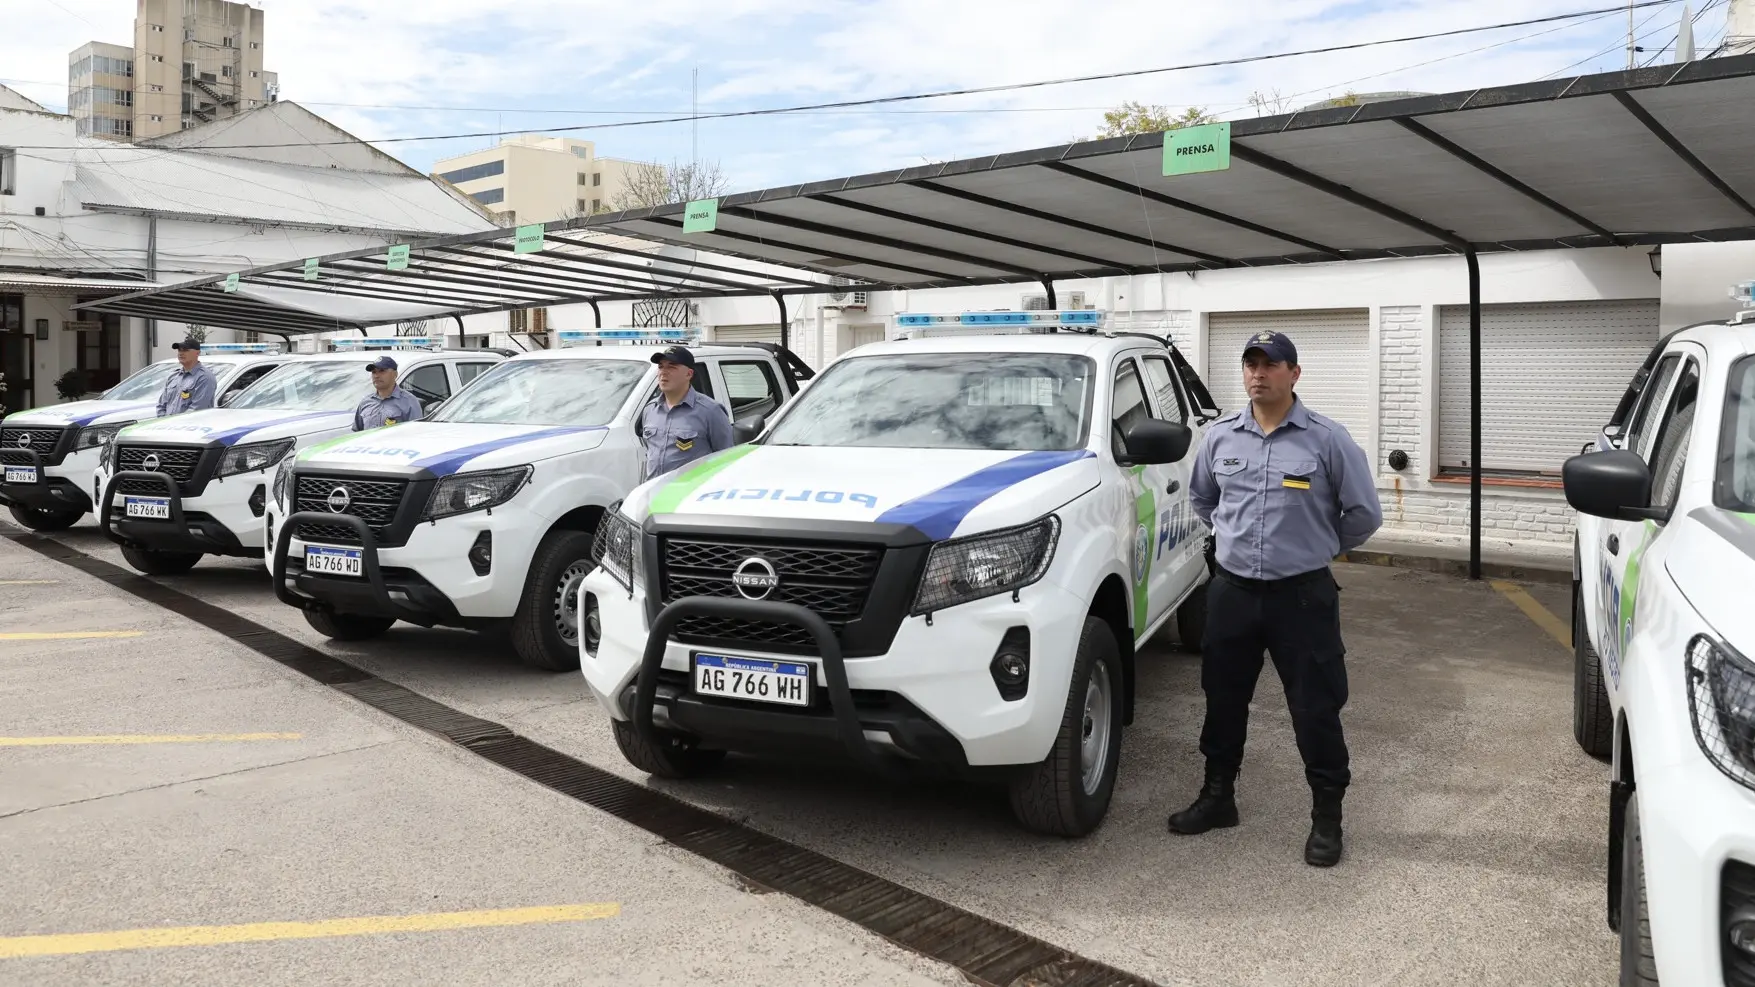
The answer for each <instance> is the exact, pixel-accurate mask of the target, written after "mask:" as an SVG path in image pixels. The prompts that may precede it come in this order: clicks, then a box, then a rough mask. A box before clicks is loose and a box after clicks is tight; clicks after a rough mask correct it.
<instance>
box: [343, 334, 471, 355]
mask: <svg viewBox="0 0 1755 987" xmlns="http://www.w3.org/2000/svg"><path fill="white" fill-rule="evenodd" d="M329 348H330V349H331V350H332V351H333V352H336V353H346V352H350V351H354V350H442V349H444V348H445V337H443V336H367V337H365V338H363V339H331V340H330V341H329Z"/></svg>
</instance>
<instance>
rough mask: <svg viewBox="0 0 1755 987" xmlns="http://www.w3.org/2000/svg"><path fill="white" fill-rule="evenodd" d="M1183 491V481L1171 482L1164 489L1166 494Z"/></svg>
mask: <svg viewBox="0 0 1755 987" xmlns="http://www.w3.org/2000/svg"><path fill="white" fill-rule="evenodd" d="M1181 489H1182V481H1181V480H1171V481H1170V485H1169V486H1167V487H1165V488H1164V492H1165V493H1175V492H1176V491H1178V490H1181Z"/></svg>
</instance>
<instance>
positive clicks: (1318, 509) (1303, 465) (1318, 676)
mask: <svg viewBox="0 0 1755 987" xmlns="http://www.w3.org/2000/svg"><path fill="white" fill-rule="evenodd" d="M1301 373H1302V370H1301V368H1300V367H1299V366H1298V350H1297V349H1296V348H1295V347H1294V346H1293V345H1292V341H1291V340H1290V339H1287V338H1286V336H1285V335H1284V334H1282V333H1277V332H1273V333H1269V332H1263V333H1257V334H1256V335H1255V336H1253V337H1251V338H1250V340H1249V342H1248V343H1247V344H1246V345H1245V348H1244V351H1243V383H1244V388H1245V390H1247V391H1248V393H1249V405H1248V407H1246V408H1244V409H1243V410H1242V411H1239V412H1237V413H1235V414H1231V415H1227V416H1225V417H1223V418H1221V419H1219V420H1218V421H1217V422H1215V423H1214V424H1213V427H1212V428H1211V429H1210V430H1209V431H1208V432H1207V434H1206V437H1205V439H1204V440H1202V442H1201V446H1200V451H1199V452H1198V453H1197V454H1196V456H1195V464H1194V468H1193V475H1192V476H1191V477H1190V479H1189V500H1190V501H1191V502H1192V504H1193V506H1194V511H1195V513H1196V514H1197V515H1199V517H1200V519H1201V520H1202V521H1204V522H1206V523H1207V524H1208V525H1210V526H1211V527H1212V529H1213V537H1214V541H1215V543H1216V544H1215V549H1216V556H1217V561H1218V571H1217V572H1216V573H1214V578H1213V580H1212V582H1211V583H1210V584H1209V585H1208V587H1207V630H1206V637H1205V640H1203V641H1202V642H1201V688H1202V689H1203V690H1204V691H1205V692H1206V696H1207V711H1206V722H1205V723H1204V724H1203V725H1202V727H1201V733H1200V749H1201V753H1202V754H1203V755H1204V756H1205V757H1206V784H1205V785H1204V786H1203V787H1202V789H1201V792H1200V795H1199V796H1198V797H1197V798H1196V799H1195V801H1194V804H1193V805H1190V806H1189V807H1188V808H1187V809H1184V810H1183V811H1181V812H1178V813H1176V814H1174V815H1172V816H1171V817H1170V829H1171V830H1172V831H1173V832H1177V833H1190V834H1192V833H1204V832H1206V831H1207V830H1209V829H1213V828H1216V827H1225V826H1235V825H1237V823H1238V817H1237V802H1236V795H1235V788H1234V785H1235V782H1236V778H1237V774H1238V771H1239V769H1240V768H1241V766H1242V764H1243V744H1244V734H1245V731H1246V728H1247V726H1248V721H1249V701H1250V699H1251V698H1252V697H1253V696H1254V695H1255V685H1256V680H1257V679H1258V678H1259V677H1260V675H1261V666H1262V651H1263V650H1264V649H1265V650H1266V651H1267V652H1268V653H1269V654H1271V655H1272V656H1273V660H1274V668H1275V670H1276V671H1278V672H1279V675H1280V683H1281V685H1283V686H1284V687H1285V690H1286V704H1287V705H1288V706H1289V707H1290V709H1291V713H1292V731H1293V734H1294V735H1295V736H1296V737H1297V740H1298V753H1299V754H1301V755H1302V756H1303V758H1304V776H1305V779H1306V780H1307V781H1308V782H1309V784H1310V788H1311V793H1312V798H1311V802H1312V808H1311V813H1310V816H1311V827H1310V836H1309V838H1308V840H1307V841H1306V842H1305V845H1304V860H1305V862H1306V863H1308V864H1311V865H1312V866H1317V867H1330V866H1333V865H1334V864H1335V863H1337V862H1338V861H1339V860H1340V858H1341V799H1342V797H1343V796H1344V795H1345V794H1346V790H1347V785H1348V784H1349V783H1350V782H1351V780H1352V775H1351V773H1350V770H1349V768H1348V756H1347V743H1346V738H1345V737H1344V735H1343V734H1342V732H1341V707H1342V706H1344V705H1346V702H1347V669H1346V665H1345V662H1344V659H1343V655H1344V654H1345V651H1346V649H1345V646H1344V645H1343V644H1342V642H1341V612H1340V596H1339V592H1340V585H1339V584H1338V583H1336V582H1335V578H1334V574H1333V573H1332V572H1331V571H1330V570H1329V563H1330V561H1332V560H1333V559H1334V558H1335V557H1336V556H1337V555H1340V554H1341V553H1343V552H1347V551H1351V550H1352V549H1355V548H1358V547H1359V546H1360V545H1361V544H1364V542H1365V539H1367V538H1369V537H1370V536H1371V533H1372V532H1374V531H1376V530H1377V529H1378V527H1379V526H1380V525H1382V523H1383V508H1382V506H1381V505H1380V504H1379V503H1378V499H1377V485H1376V483H1375V479H1374V477H1373V476H1372V469H1371V461H1370V459H1369V458H1367V457H1366V455H1365V451H1364V450H1363V449H1361V448H1359V444H1358V443H1357V442H1354V441H1353V437H1352V436H1351V435H1349V434H1348V433H1347V430H1346V428H1344V427H1343V426H1342V425H1341V424H1340V423H1339V422H1336V421H1334V420H1333V419H1331V418H1327V417H1324V416H1323V415H1319V414H1317V413H1316V412H1314V411H1311V410H1310V409H1309V408H1307V407H1305V405H1304V402H1303V401H1301V400H1299V398H1298V395H1297V394H1296V393H1294V392H1293V386H1294V385H1295V384H1296V383H1297V382H1298V378H1299V376H1300V375H1301Z"/></svg>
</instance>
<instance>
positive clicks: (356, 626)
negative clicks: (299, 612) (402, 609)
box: [305, 608, 396, 641]
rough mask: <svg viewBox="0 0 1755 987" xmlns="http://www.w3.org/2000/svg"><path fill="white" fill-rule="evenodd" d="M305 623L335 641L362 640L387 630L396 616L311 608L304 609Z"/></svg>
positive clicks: (394, 621)
mask: <svg viewBox="0 0 1755 987" xmlns="http://www.w3.org/2000/svg"><path fill="white" fill-rule="evenodd" d="M305 623H307V624H310V625H311V628H312V629H313V630H315V631H316V632H317V633H319V634H321V635H323V636H324V637H327V638H333V639H335V640H337V641H364V640H367V639H369V638H374V637H378V636H380V635H382V634H383V633H384V632H385V631H387V630H389V629H390V627H391V625H392V624H395V623H396V618H395V617H372V616H368V615H366V614H360V613H336V612H335V611H333V610H325V609H321V608H312V609H309V610H306V611H305Z"/></svg>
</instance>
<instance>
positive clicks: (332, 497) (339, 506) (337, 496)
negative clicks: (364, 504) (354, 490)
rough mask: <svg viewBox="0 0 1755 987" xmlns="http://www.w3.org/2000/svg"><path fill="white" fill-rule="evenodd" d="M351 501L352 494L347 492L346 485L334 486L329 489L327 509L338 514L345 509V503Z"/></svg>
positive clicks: (347, 503)
mask: <svg viewBox="0 0 1755 987" xmlns="http://www.w3.org/2000/svg"><path fill="white" fill-rule="evenodd" d="M351 503H353V495H352V494H350V493H348V492H347V488H346V487H336V488H335V489H334V490H331V491H329V510H330V511H331V512H332V513H335V514H340V513H341V512H342V511H345V510H347V505H349V504H351Z"/></svg>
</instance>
